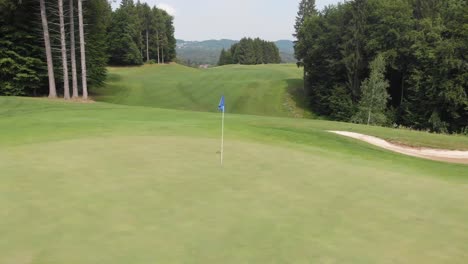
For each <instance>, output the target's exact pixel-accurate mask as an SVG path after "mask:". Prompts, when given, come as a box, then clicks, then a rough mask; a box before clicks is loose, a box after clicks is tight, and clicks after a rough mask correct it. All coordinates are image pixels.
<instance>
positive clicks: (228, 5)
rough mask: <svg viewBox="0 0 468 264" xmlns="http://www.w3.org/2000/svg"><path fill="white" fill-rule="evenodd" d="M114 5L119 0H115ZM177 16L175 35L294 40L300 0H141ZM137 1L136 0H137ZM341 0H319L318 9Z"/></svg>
mask: <svg viewBox="0 0 468 264" xmlns="http://www.w3.org/2000/svg"><path fill="white" fill-rule="evenodd" d="M112 1H114V3H113V4H112V6H113V7H114V8H116V7H118V6H119V3H120V0H112ZM140 1H141V2H147V3H148V4H149V5H150V6H155V5H156V6H158V7H159V8H162V9H164V10H166V11H167V12H168V13H169V14H171V15H173V16H174V26H175V35H176V38H177V39H183V40H192V41H194V40H208V39H235V40H238V39H241V38H242V37H260V38H262V39H265V40H270V41H275V40H280V39H290V40H292V39H293V37H292V34H293V33H294V22H295V17H296V14H297V10H298V6H299V2H300V0H140ZM135 2H136V0H135ZM338 2H340V0H316V5H317V8H318V9H322V8H323V7H325V6H327V5H330V4H336V3H338Z"/></svg>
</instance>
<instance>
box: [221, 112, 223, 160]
mask: <svg viewBox="0 0 468 264" xmlns="http://www.w3.org/2000/svg"><path fill="white" fill-rule="evenodd" d="M223 155H224V106H223V117H222V121H221V165H223Z"/></svg>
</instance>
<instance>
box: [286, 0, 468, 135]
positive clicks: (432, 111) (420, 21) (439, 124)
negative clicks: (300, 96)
mask: <svg viewBox="0 0 468 264" xmlns="http://www.w3.org/2000/svg"><path fill="white" fill-rule="evenodd" d="M467 14H468V5H467V2H466V0H353V1H347V2H345V3H342V4H338V5H335V6H328V7H326V8H325V9H324V10H323V11H321V12H319V11H317V10H316V9H315V1H314V0H302V1H301V3H300V6H299V12H298V17H297V20H296V35H295V36H296V37H297V42H296V44H295V54H296V58H297V59H298V61H299V66H302V67H304V81H305V91H306V95H307V96H308V98H309V99H310V100H309V101H310V107H311V108H312V109H313V110H314V111H315V112H316V113H318V114H321V115H324V116H329V117H330V118H332V119H335V120H344V121H354V122H360V123H369V124H382V125H391V124H394V125H402V126H406V127H411V128H414V129H424V130H431V131H436V132H463V133H468V62H467V54H468V27H467V24H468V16H467Z"/></svg>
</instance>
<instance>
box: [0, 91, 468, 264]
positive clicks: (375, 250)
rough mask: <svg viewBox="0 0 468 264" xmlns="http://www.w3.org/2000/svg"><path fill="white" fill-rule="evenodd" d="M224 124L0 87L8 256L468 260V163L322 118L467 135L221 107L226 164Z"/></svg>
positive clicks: (22, 259)
mask: <svg viewBox="0 0 468 264" xmlns="http://www.w3.org/2000/svg"><path fill="white" fill-rule="evenodd" d="M219 125H220V115H219V114H217V113H203V112H185V111H178V110H164V109H157V108H145V107H129V106H122V105H113V104H107V103H91V104H79V103H63V102H56V101H49V100H45V99H28V98H5V97H0V131H1V133H0V238H1V239H0V263H8V264H15V263H35V264H40V263H44V264H55V263H57V264H58V263H72V264H73V263H100V264H102V263H113V264H114V263H117V264H118V263H466V259H468V250H467V245H468V225H467V222H468V206H467V205H466V204H467V203H466V201H467V200H468V166H464V165H455V164H445V163H441V162H433V161H427V160H422V159H417V158H412V157H406V156H402V155H399V154H394V153H391V152H388V151H384V150H381V149H378V148H376V147H373V146H370V145H368V144H365V143H361V142H358V141H355V140H352V139H347V138H344V137H340V136H338V135H333V134H330V133H327V132H325V131H324V130H325V129H335V130H353V131H359V132H368V133H369V134H380V135H386V136H387V137H390V138H391V137H393V138H405V139H406V140H409V139H415V140H416V142H418V144H432V143H431V142H439V141H449V140H451V141H452V143H450V144H454V145H459V146H465V147H466V146H467V141H466V138H464V137H448V136H438V135H430V134H425V133H416V132H410V131H399V130H390V129H384V128H372V127H371V128H369V127H365V126H357V125H350V124H344V123H334V122H327V121H315V120H306V119H289V118H275V117H259V116H249V115H234V114H228V115H227V117H226V149H225V151H226V152H225V154H226V156H225V164H224V166H223V167H221V166H220V165H219V154H218V153H217V152H218V151H219V132H220V131H219V130H220V128H219ZM421 142H422V143H421ZM435 144H441V143H435ZM444 144H445V143H444Z"/></svg>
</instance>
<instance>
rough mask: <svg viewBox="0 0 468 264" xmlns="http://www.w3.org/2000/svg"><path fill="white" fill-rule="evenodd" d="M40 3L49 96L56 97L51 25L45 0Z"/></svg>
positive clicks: (40, 0)
mask: <svg viewBox="0 0 468 264" xmlns="http://www.w3.org/2000/svg"><path fill="white" fill-rule="evenodd" d="M39 4H40V6H41V20H42V31H43V33H44V46H45V50H46V57H47V75H48V76H49V98H56V97H57V89H56V88H55V76H54V63H53V61H52V49H51V47H50V37H49V25H48V23H47V14H46V7H45V1H44V0H39Z"/></svg>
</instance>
